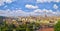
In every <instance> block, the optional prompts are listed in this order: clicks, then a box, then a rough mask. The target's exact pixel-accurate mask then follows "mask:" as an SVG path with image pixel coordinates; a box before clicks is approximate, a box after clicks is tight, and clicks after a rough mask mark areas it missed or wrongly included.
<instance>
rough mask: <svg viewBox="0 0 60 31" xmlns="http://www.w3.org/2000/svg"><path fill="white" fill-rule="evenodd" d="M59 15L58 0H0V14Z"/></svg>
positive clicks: (59, 1)
mask: <svg viewBox="0 0 60 31" xmlns="http://www.w3.org/2000/svg"><path fill="white" fill-rule="evenodd" d="M45 12H46V13H47V14H49V15H59V12H60V0H0V16H21V15H24V16H26V15H42V14H43V15H44V13H45Z"/></svg>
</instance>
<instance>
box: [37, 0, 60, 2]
mask: <svg viewBox="0 0 60 31" xmlns="http://www.w3.org/2000/svg"><path fill="white" fill-rule="evenodd" d="M44 2H49V3H50V2H60V0H37V3H44Z"/></svg>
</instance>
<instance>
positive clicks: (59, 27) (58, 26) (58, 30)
mask: <svg viewBox="0 0 60 31" xmlns="http://www.w3.org/2000/svg"><path fill="white" fill-rule="evenodd" d="M54 31H60V20H58V22H57V23H56V25H55V26H54Z"/></svg>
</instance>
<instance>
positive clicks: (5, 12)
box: [0, 9, 58, 16]
mask: <svg viewBox="0 0 60 31" xmlns="http://www.w3.org/2000/svg"><path fill="white" fill-rule="evenodd" d="M41 13H42V14H41ZM45 13H46V14H47V15H48V14H50V15H52V14H53V15H56V14H58V13H57V12H54V11H52V10H47V9H42V10H41V9H36V10H34V11H32V12H25V11H23V10H21V9H17V10H10V9H6V10H0V15H2V16H29V15H33V16H35V15H44V14H45Z"/></svg>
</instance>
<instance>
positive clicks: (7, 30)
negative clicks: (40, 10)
mask: <svg viewBox="0 0 60 31" xmlns="http://www.w3.org/2000/svg"><path fill="white" fill-rule="evenodd" d="M33 25H35V27H39V24H38V23H29V24H28V23H27V24H22V25H19V26H18V27H16V26H15V25H14V24H6V23H5V22H3V23H2V24H1V26H0V31H13V30H16V31H34V29H33Z"/></svg>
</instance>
